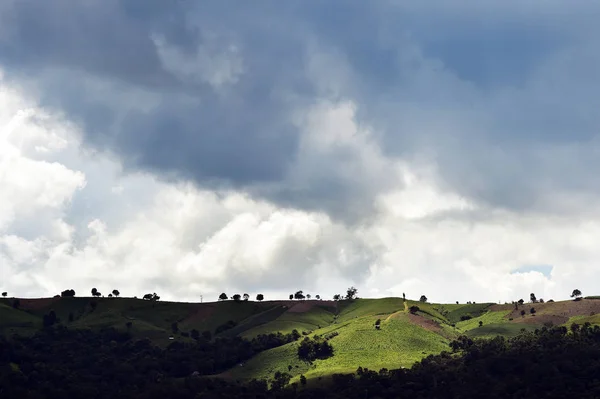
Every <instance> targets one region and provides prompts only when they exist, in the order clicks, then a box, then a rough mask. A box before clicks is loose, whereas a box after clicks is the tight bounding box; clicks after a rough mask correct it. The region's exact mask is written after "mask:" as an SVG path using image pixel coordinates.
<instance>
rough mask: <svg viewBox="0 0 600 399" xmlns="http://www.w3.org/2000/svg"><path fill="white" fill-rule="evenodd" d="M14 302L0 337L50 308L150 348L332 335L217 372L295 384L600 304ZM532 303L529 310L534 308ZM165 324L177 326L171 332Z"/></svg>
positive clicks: (391, 363) (583, 315)
mask: <svg viewBox="0 0 600 399" xmlns="http://www.w3.org/2000/svg"><path fill="white" fill-rule="evenodd" d="M20 302H21V306H20V307H19V309H15V308H13V306H12V304H13V300H12V299H1V300H0V334H4V335H11V334H13V333H19V334H31V333H33V332H35V331H36V330H38V329H40V328H42V319H43V316H44V315H45V314H48V312H50V311H51V310H53V311H54V312H55V313H56V315H57V317H58V318H59V320H60V323H62V324H63V325H67V326H68V327H70V328H80V329H85V328H92V329H97V328H102V327H115V328H117V329H121V330H125V329H129V331H130V332H131V333H132V334H133V335H134V337H137V338H150V339H151V340H152V341H153V342H154V343H155V344H158V345H167V344H169V343H170V342H172V341H171V340H170V339H169V337H170V336H174V339H176V340H184V341H191V338H189V337H187V336H185V335H187V334H188V333H189V332H190V331H191V330H192V329H196V330H198V331H199V332H203V331H210V332H211V333H212V335H213V336H217V337H218V336H224V337H232V336H241V337H244V338H253V337H255V336H257V335H259V334H268V333H275V332H282V333H289V332H291V331H292V330H294V329H295V330H298V331H299V332H300V333H304V334H305V335H308V336H311V337H312V336H314V335H319V336H330V339H329V343H330V344H331V345H332V346H333V348H334V356H333V357H331V358H328V359H324V360H316V361H315V362H313V363H311V364H309V363H306V362H303V361H300V360H299V359H298V356H297V348H298V345H299V342H292V343H289V344H287V345H284V346H281V347H278V348H275V349H271V350H267V351H265V352H262V353H260V354H259V355H257V356H256V357H254V358H253V359H251V360H250V361H248V362H246V364H244V365H243V366H237V367H235V368H233V369H231V370H229V371H228V372H227V373H225V374H224V375H225V376H227V377H230V378H235V379H246V378H257V377H265V378H266V377H272V375H273V373H275V372H276V371H281V372H288V373H290V374H291V375H292V376H293V380H292V381H294V380H297V379H298V378H299V376H300V375H305V376H306V377H307V378H318V377H321V376H327V375H330V374H332V373H339V372H350V371H354V370H356V368H357V367H358V366H362V367H366V368H369V369H374V370H378V369H380V368H388V369H393V368H398V367H409V366H411V365H412V364H413V363H414V362H416V361H418V360H420V359H422V358H423V357H425V356H427V355H429V354H435V353H439V352H441V351H442V350H446V349H448V343H449V342H450V340H452V339H454V338H456V337H458V336H459V335H461V334H466V335H468V336H470V337H474V338H488V337H493V336H497V335H503V336H507V337H512V336H516V335H518V334H520V333H521V332H522V331H530V330H534V329H536V328H541V327H542V326H549V325H570V324H571V323H573V322H576V323H580V324H583V323H585V322H589V323H592V324H599V325H600V300H594V299H584V300H581V301H562V302H552V303H544V304H538V303H536V304H524V305H521V306H519V307H518V309H515V306H514V305H494V304H491V303H483V304H430V303H421V302H415V301H410V300H407V301H406V302H405V301H404V300H402V299H401V298H381V299H357V300H354V301H340V302H333V301H314V300H313V301H268V302H262V303H259V302H253V301H241V302H234V301H224V302H215V303H202V304H200V303H176V302H151V301H144V300H141V299H133V298H86V297H81V298H80V297H77V298H43V299H21V300H20ZM411 306H418V307H419V311H417V312H416V313H415V314H412V313H410V311H409V309H410V308H411ZM531 308H535V312H534V313H532V312H531ZM522 310H524V311H525V314H524V315H521V311H522ZM469 317H470V319H468V320H465V319H467V318H469ZM461 319H462V320H461ZM377 320H379V321H380V323H381V327H380V329H379V330H378V329H376V328H375V323H376V321H377ZM129 323H131V324H130V325H129V326H128V324H129ZM173 323H176V324H177V327H178V332H177V333H176V334H175V333H173V331H172V326H173ZM226 323H229V325H230V327H231V328H229V329H226V330H222V328H221V329H220V330H222V331H221V332H220V333H218V334H216V331H217V329H218V328H219V326H222V325H224V324H226ZM182 333H183V334H182ZM333 333H335V334H333ZM290 366H291V370H290Z"/></svg>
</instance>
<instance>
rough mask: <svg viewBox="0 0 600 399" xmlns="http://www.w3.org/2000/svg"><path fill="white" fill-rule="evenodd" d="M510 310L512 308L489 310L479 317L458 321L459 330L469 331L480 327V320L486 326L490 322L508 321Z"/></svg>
mask: <svg viewBox="0 0 600 399" xmlns="http://www.w3.org/2000/svg"><path fill="white" fill-rule="evenodd" d="M510 312H511V311H510V310H502V311H488V312H486V313H484V314H482V315H481V316H479V317H475V318H473V319H470V320H465V321H460V322H458V323H456V328H457V329H458V330H459V331H469V330H472V329H474V328H480V327H479V322H480V321H481V322H483V325H484V326H487V325H488V324H501V323H508V321H509V320H508V319H507V318H506V316H508V314H509V313H510Z"/></svg>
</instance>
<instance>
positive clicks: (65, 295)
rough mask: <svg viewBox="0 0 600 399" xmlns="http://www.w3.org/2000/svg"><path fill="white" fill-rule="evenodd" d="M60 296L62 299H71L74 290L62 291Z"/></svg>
mask: <svg viewBox="0 0 600 399" xmlns="http://www.w3.org/2000/svg"><path fill="white" fill-rule="evenodd" d="M60 296H61V297H63V298H72V297H74V296H75V290H73V289H71V290H64V291H63V292H61V293H60Z"/></svg>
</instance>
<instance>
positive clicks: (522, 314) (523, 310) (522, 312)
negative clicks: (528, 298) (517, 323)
mask: <svg viewBox="0 0 600 399" xmlns="http://www.w3.org/2000/svg"><path fill="white" fill-rule="evenodd" d="M521 317H525V309H522V310H521Z"/></svg>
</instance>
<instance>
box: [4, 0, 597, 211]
mask: <svg viewBox="0 0 600 399" xmlns="http://www.w3.org/2000/svg"><path fill="white" fill-rule="evenodd" d="M469 3H470V2H457V3H456V4H455V5H454V6H453V7H449V6H448V5H447V3H444V2H432V3H431V5H430V6H425V5H423V3H422V2H392V1H389V2H387V1H376V2H362V1H360V2H359V1H332V2H319V1H289V2H274V1H259V2H252V3H244V4H241V3H239V2H227V1H224V2H213V3H198V2H191V1H183V0H182V1H174V2H163V1H143V2H142V1H134V2H130V1H118V0H105V1H100V0H97V1H87V2H71V1H66V0H52V1H45V2H37V1H27V0H26V1H19V2H12V3H10V4H8V5H7V4H5V5H4V6H3V10H2V16H0V24H1V25H2V28H1V29H0V65H2V68H3V69H4V70H5V72H6V74H7V76H8V77H9V78H10V79H13V80H15V81H18V82H21V83H23V84H33V85H34V87H35V88H36V90H37V91H38V92H39V93H40V96H41V99H42V102H43V104H44V105H47V106H49V107H54V108H57V109H60V110H62V111H63V112H65V114H66V115H67V116H68V117H69V118H70V119H72V120H74V121H76V122H78V123H80V124H81V125H82V127H83V131H84V133H85V141H86V143H87V144H88V145H90V146H93V147H96V148H101V149H108V150H110V151H112V152H114V153H116V154H118V155H119V156H120V158H121V159H122V161H123V163H124V164H125V165H126V166H128V167H130V168H134V169H143V170H149V171H152V172H154V173H157V174H159V175H161V176H164V177H166V178H175V179H180V178H185V179H191V180H194V181H195V182H197V183H198V184H200V185H209V186H213V187H217V186H222V185H225V186H228V187H231V186H232V187H235V188H242V189H246V190H249V191H250V192H252V193H253V194H257V195H263V196H266V197H269V198H270V199H272V200H276V201H279V202H281V203H284V204H286V205H291V206H297V207H301V208H302V207H304V208H318V207H319V206H321V205H322V206H323V207H324V208H326V210H328V211H329V212H330V213H335V212H336V211H337V212H338V213H339V214H340V215H338V216H341V214H343V212H344V210H345V206H346V205H347V200H346V201H344V197H346V198H347V197H349V196H357V197H360V198H361V201H362V202H360V201H359V204H360V205H366V204H368V203H369V201H370V200H371V199H372V198H373V195H374V194H375V192H371V191H372V190H375V191H376V190H378V189H381V188H382V187H388V185H386V184H381V185H373V184H367V185H364V182H360V181H355V182H352V181H348V180H345V181H344V180H340V179H338V176H337V175H335V174H330V175H328V174H329V173H330V170H323V171H322V176H320V177H319V178H318V179H315V181H314V182H313V183H314V184H313V185H312V186H311V187H310V189H306V188H304V189H301V190H297V189H295V188H293V187H292V188H290V187H289V186H287V183H288V181H287V178H288V177H289V176H290V174H291V172H290V168H293V167H294V165H295V163H294V162H295V160H296V157H297V156H298V151H299V142H300V140H301V134H302V129H300V128H299V127H298V126H297V124H295V123H294V121H295V118H296V116H297V112H298V110H301V109H305V108H306V107H308V106H310V105H311V104H314V103H316V102H317V101H318V100H320V99H321V98H323V97H330V98H331V99H334V100H335V99H340V98H341V99H350V100H352V101H353V102H354V103H355V104H356V105H357V120H358V122H359V123H364V124H366V125H368V126H372V127H373V128H374V130H375V131H376V132H377V133H378V134H377V137H378V139H379V140H380V141H379V145H380V147H381V148H382V150H383V152H384V154H385V155H386V156H388V157H390V158H392V159H394V158H407V159H410V158H411V157H412V156H414V155H415V154H421V153H424V154H430V155H431V154H433V155H432V159H434V160H435V162H436V163H437V166H438V168H439V171H440V184H441V185H442V186H445V187H447V188H448V189H451V190H453V191H457V192H459V193H461V194H463V195H464V196H466V197H470V198H474V199H476V200H477V201H480V202H482V203H488V204H492V205H493V206H500V207H507V208H513V209H515V208H516V209H524V208H531V207H544V206H548V207H552V206H554V205H553V204H552V201H547V200H546V198H547V196H548V195H549V193H552V192H555V191H561V190H566V191H569V190H571V191H592V192H595V191H596V190H599V189H600V182H598V181H597V179H596V178H595V176H594V175H593V173H591V170H593V167H592V165H597V162H596V161H595V160H594V158H595V157H594V154H595V151H596V149H597V148H598V147H597V144H596V137H597V126H598V122H600V119H599V117H598V116H596V112H595V110H596V109H597V107H598V105H600V97H599V94H598V92H597V90H596V89H595V85H596V82H597V81H598V79H599V78H600V75H599V72H598V71H600V68H598V66H600V65H599V64H600V56H598V54H599V52H598V51H597V50H598V48H599V46H600V40H598V39H596V37H599V36H598V35H592V34H591V33H593V32H595V29H596V28H594V24H593V23H592V22H593V21H592V19H591V18H590V17H589V16H590V15H591V14H593V11H594V10H597V9H598V8H599V7H598V6H594V5H584V4H583V3H580V4H576V5H573V4H571V5H568V6H567V5H564V3H560V2H549V3H548V4H546V5H545V7H543V8H540V7H541V6H539V4H538V7H534V6H532V5H523V4H521V2H492V3H490V4H489V7H487V6H486V7H482V6H478V5H473V4H472V3H471V4H469ZM534 3H535V2H534ZM315 49H316V50H315ZM314 51H321V52H323V53H327V54H330V56H331V58H332V62H331V63H330V64H329V65H328V68H329V70H323V69H318V70H316V71H315V70H311V68H310V64H311V57H313V56H314ZM342 71H343V72H344V73H345V74H347V79H346V80H344V81H343V84H340V85H338V86H336V89H335V90H329V91H328V90H327V87H326V86H327V84H328V82H329V81H331V80H333V79H335V78H338V77H339V76H338V75H339V74H341V72H342ZM315 74H323V75H324V76H326V77H325V78H323V80H321V81H319V79H316V78H315ZM332 162H335V159H334V160H332ZM381 179H382V180H385V179H386V176H381ZM328 182H329V183H328ZM336 183H337V184H336ZM369 183H371V182H369ZM390 184H391V183H390ZM264 187H268V189H265V188H264ZM303 190H304V191H303ZM320 204H321V205H320ZM323 204H326V205H323ZM352 206H356V204H353V205H352Z"/></svg>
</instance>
